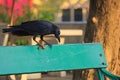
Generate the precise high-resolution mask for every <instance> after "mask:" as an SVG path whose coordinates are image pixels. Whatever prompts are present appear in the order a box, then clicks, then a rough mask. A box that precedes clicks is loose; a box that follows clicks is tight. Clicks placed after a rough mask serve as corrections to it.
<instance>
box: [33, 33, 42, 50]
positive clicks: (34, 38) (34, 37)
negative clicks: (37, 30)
mask: <svg viewBox="0 0 120 80" xmlns="http://www.w3.org/2000/svg"><path fill="white" fill-rule="evenodd" d="M36 37H37V35H34V36H33V40H34V41H35V42H36V43H37V44H38V46H39V47H41V48H42V49H44V47H43V46H42V45H41V44H40V43H39V42H37V40H36Z"/></svg>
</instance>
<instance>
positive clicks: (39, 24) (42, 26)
mask: <svg viewBox="0 0 120 80" xmlns="http://www.w3.org/2000/svg"><path fill="white" fill-rule="evenodd" d="M52 25H53V24H52V23H50V22H47V21H28V22H24V23H22V24H21V26H22V27H21V28H22V29H24V30H25V31H27V32H28V33H30V34H34V35H36V34H39V35H46V34H51V32H52V29H53V28H52Z"/></svg>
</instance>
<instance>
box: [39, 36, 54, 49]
mask: <svg viewBox="0 0 120 80" xmlns="http://www.w3.org/2000/svg"><path fill="white" fill-rule="evenodd" d="M40 39H41V40H42V41H44V42H45V43H46V44H47V45H48V46H49V47H52V45H51V44H50V43H48V42H47V41H45V40H44V39H43V35H41V36H40Z"/></svg>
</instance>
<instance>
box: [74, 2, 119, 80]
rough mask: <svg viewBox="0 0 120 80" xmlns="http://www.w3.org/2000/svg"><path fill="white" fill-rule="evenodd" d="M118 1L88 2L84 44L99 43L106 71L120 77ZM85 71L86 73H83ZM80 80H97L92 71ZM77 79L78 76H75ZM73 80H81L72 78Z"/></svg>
mask: <svg viewBox="0 0 120 80" xmlns="http://www.w3.org/2000/svg"><path fill="white" fill-rule="evenodd" d="M119 32H120V0H90V9H89V17H88V23H87V27H86V32H85V38H84V41H85V43H92V42H93V43H94V42H100V43H102V45H103V48H104V51H105V56H106V59H107V64H108V70H109V71H110V72H111V73H113V74H115V75H119V76H120V34H119ZM85 71H86V72H85ZM85 71H84V72H85V74H82V77H81V78H82V80H98V79H97V78H96V76H94V75H95V73H94V71H93V70H90V71H88V70H85ZM77 77H78V76H77ZM73 80H81V79H80V78H79V79H77V78H74V79H73Z"/></svg>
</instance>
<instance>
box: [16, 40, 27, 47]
mask: <svg viewBox="0 0 120 80" xmlns="http://www.w3.org/2000/svg"><path fill="white" fill-rule="evenodd" d="M15 44H16V45H17V46H18V45H28V40H26V39H18V40H16V41H15Z"/></svg>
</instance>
